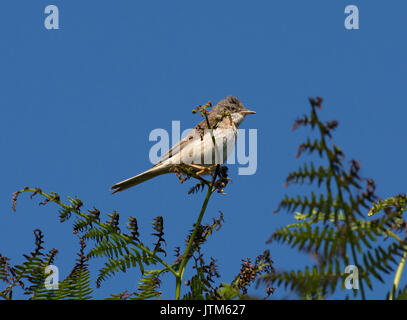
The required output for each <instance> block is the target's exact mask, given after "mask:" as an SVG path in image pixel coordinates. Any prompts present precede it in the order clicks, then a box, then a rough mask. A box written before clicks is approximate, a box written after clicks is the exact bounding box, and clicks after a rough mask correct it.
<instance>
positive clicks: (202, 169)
mask: <svg viewBox="0 0 407 320" xmlns="http://www.w3.org/2000/svg"><path fill="white" fill-rule="evenodd" d="M188 166H190V167H192V168H194V169H198V170H199V171H198V172H197V173H196V175H198V176H200V175H201V174H203V173H207V174H211V172H212V171H213V170H214V169H215V168H216V165H214V166H209V167H204V166H200V165H198V164H193V163H190V164H188Z"/></svg>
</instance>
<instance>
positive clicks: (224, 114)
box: [110, 96, 256, 193]
mask: <svg viewBox="0 0 407 320" xmlns="http://www.w3.org/2000/svg"><path fill="white" fill-rule="evenodd" d="M255 113H256V112H255V111H252V110H248V109H246V107H245V106H244V105H243V103H242V102H241V101H240V100H239V99H238V98H236V97H234V96H227V97H226V98H225V99H223V100H220V101H219V102H218V103H217V104H216V105H215V106H214V107H213V108H212V110H211V111H210V112H208V113H207V118H205V119H203V120H202V121H201V122H200V123H199V124H197V125H196V126H195V128H194V129H192V130H191V132H190V133H189V134H188V135H187V136H186V137H185V138H184V139H182V140H181V141H179V142H178V143H177V144H175V145H174V146H173V147H171V148H170V149H169V151H168V152H167V153H166V154H164V155H163V156H162V157H161V158H160V160H159V161H158V162H157V163H156V164H155V165H154V166H153V167H152V168H151V169H149V170H147V171H144V172H142V173H140V174H138V175H136V176H134V177H131V178H129V179H126V180H123V181H121V182H118V183H116V184H115V185H113V186H112V187H111V188H110V190H112V191H113V192H112V193H117V192H120V191H123V190H126V189H129V188H131V187H134V186H136V185H138V184H140V183H142V182H145V181H148V180H150V179H152V178H155V177H157V176H160V175H162V174H166V173H171V172H174V168H175V167H176V166H178V165H180V164H182V165H187V166H190V168H191V169H192V170H194V172H196V173H198V174H202V173H205V174H208V172H207V171H208V170H206V169H209V170H210V168H214V166H215V165H216V164H223V163H224V162H225V161H226V160H227V157H228V156H229V155H230V153H231V151H232V150H233V147H234V145H235V142H236V137H237V133H238V130H237V129H238V127H239V125H240V124H241V123H242V121H243V120H244V119H245V117H246V115H248V114H255ZM208 124H209V126H208Z"/></svg>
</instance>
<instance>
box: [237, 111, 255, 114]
mask: <svg viewBox="0 0 407 320" xmlns="http://www.w3.org/2000/svg"><path fill="white" fill-rule="evenodd" d="M240 113H242V114H244V115H246V114H256V111H252V110H243V111H241V112H240Z"/></svg>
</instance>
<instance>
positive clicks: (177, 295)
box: [175, 165, 219, 300]
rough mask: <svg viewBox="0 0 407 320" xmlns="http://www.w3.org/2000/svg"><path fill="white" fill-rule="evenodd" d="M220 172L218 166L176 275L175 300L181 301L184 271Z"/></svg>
mask: <svg viewBox="0 0 407 320" xmlns="http://www.w3.org/2000/svg"><path fill="white" fill-rule="evenodd" d="M218 171H219V165H217V166H216V170H215V173H214V174H213V176H212V181H211V183H210V184H209V186H208V191H207V192H206V196H205V200H204V202H203V204H202V208H201V211H200V213H199V216H198V220H197V221H196V223H195V227H194V230H193V231H192V234H191V237H190V238H189V241H188V245H187V248H186V250H185V252H184V254H183V258H182V261H181V264H180V267H179V269H178V273H177V275H176V283H175V284H176V288H175V299H176V300H179V298H180V295H181V284H182V277H183V275H184V271H185V266H186V264H187V263H188V260H189V258H190V256H191V255H192V254H193V252H191V249H192V245H193V243H194V240H195V237H196V234H197V232H198V228H199V226H200V225H201V222H202V218H203V216H204V214H205V211H206V207H207V206H208V202H209V199H210V198H211V195H212V193H213V191H214V189H213V185H214V183H215V180H216V176H217V175H218Z"/></svg>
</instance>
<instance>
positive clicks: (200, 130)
mask: <svg viewBox="0 0 407 320" xmlns="http://www.w3.org/2000/svg"><path fill="white" fill-rule="evenodd" d="M212 111H213V110H212ZM212 111H211V112H210V113H209V116H208V120H209V123H210V125H211V127H213V126H216V125H217V123H218V122H217V121H218V120H217V115H216V113H215V112H212ZM206 129H208V123H207V122H206V119H203V120H202V121H201V122H200V123H199V124H197V125H196V126H195V128H194V129H192V130H191V132H190V133H189V134H188V135H187V136H186V137H185V138H184V139H182V140H181V141H179V142H178V143H176V144H175V145H173V146H172V147H171V149H170V150H168V152H167V153H166V154H164V155H163V156H162V157H161V159H160V160H159V161H158V162H157V163H156V164H155V165H154V166H153V168H154V167H155V166H158V165H159V164H161V163H162V162H163V161H165V160H167V159H170V158H172V157H173V156H174V155H176V154H177V153H179V152H180V151H181V150H182V149H183V148H184V147H185V146H186V145H187V144H188V142H190V141H192V140H194V139H198V138H202V137H203V134H204V131H205V130H206Z"/></svg>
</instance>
